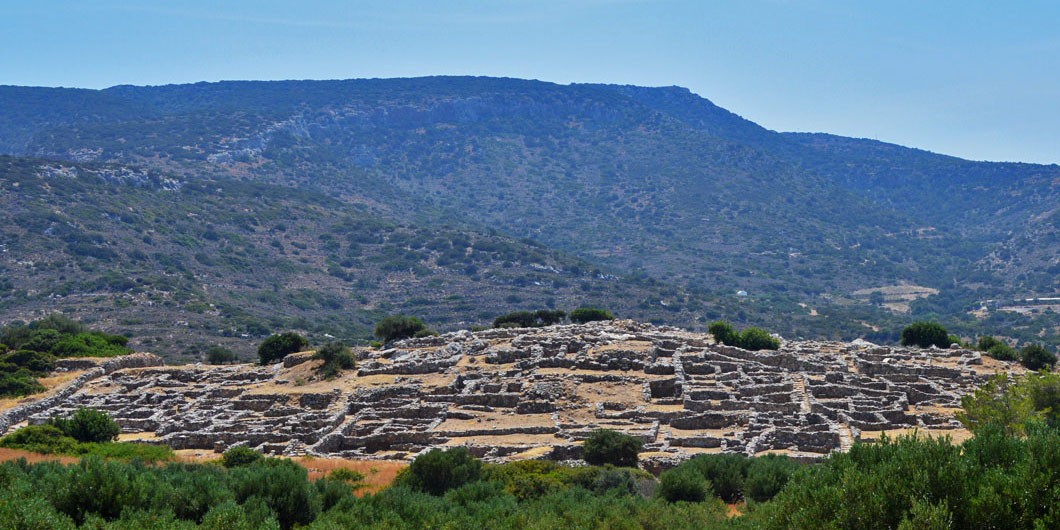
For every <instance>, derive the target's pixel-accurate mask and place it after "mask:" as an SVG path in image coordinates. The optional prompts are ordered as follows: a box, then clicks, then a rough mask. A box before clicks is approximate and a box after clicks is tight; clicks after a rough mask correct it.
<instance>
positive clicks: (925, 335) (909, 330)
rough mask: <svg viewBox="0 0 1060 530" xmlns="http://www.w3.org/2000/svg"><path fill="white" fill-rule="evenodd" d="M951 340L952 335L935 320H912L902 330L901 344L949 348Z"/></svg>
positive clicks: (952, 339)
mask: <svg viewBox="0 0 1060 530" xmlns="http://www.w3.org/2000/svg"><path fill="white" fill-rule="evenodd" d="M953 341H954V337H952V336H950V334H949V333H948V332H947V331H946V328H944V327H942V325H941V324H939V323H937V322H925V321H920V322H913V323H912V324H910V325H908V326H906V328H905V329H903V330H902V338H901V342H902V346H919V347H921V348H930V347H931V346H937V347H939V348H949V347H950V344H953ZM957 342H960V341H959V340H958V341H957Z"/></svg>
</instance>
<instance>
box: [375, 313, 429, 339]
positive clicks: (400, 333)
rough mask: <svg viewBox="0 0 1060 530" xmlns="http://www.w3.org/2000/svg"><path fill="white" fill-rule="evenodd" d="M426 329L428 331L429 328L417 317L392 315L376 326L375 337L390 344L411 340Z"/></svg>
mask: <svg viewBox="0 0 1060 530" xmlns="http://www.w3.org/2000/svg"><path fill="white" fill-rule="evenodd" d="M424 329H427V326H426V325H425V324H424V323H423V321H422V320H420V319H418V318H416V317H406V316H403V315H390V316H388V317H385V318H383V320H380V321H379V323H378V324H376V325H375V336H376V337H378V338H380V339H382V341H383V342H385V343H389V342H394V341H395V340H401V339H407V338H410V337H412V336H413V335H415V334H416V333H417V332H419V331H422V330H424Z"/></svg>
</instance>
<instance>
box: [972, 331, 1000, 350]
mask: <svg viewBox="0 0 1060 530" xmlns="http://www.w3.org/2000/svg"><path fill="white" fill-rule="evenodd" d="M998 344H1004V342H1001V341H999V340H997V339H995V338H994V337H991V336H990V335H986V336H983V337H979V342H978V343H976V345H975V349H977V350H979V351H990V348H993V347H994V346H997V345H998Z"/></svg>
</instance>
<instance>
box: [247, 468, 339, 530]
mask: <svg viewBox="0 0 1060 530" xmlns="http://www.w3.org/2000/svg"><path fill="white" fill-rule="evenodd" d="M230 473H232V478H231V481H232V492H233V494H234V497H235V501H236V502H238V503H240V504H244V505H248V504H249V505H251V507H252V510H248V511H253V504H260V505H263V506H264V507H267V509H268V511H269V512H271V513H273V514H275V517H276V520H277V521H279V523H280V526H281V527H282V528H293V527H295V526H298V525H307V524H309V523H310V522H312V521H313V520H314V519H316V517H317V516H318V515H319V514H320V509H321V499H320V494H319V492H318V491H317V489H316V487H314V486H313V485H312V484H311V483H310V482H309V481H308V478H307V472H306V470H305V468H303V467H301V466H299V465H298V464H296V463H294V462H291V461H290V460H287V459H282V458H266V459H262V460H261V461H260V462H258V463H254V464H250V465H243V466H237V467H235V468H232V470H231V471H230Z"/></svg>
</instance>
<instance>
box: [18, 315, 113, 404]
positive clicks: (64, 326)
mask: <svg viewBox="0 0 1060 530" xmlns="http://www.w3.org/2000/svg"><path fill="white" fill-rule="evenodd" d="M126 343H128V339H127V338H125V337H123V336H121V335H107V334H106V333H101V332H99V331H91V330H89V329H88V328H86V327H85V326H84V325H82V324H81V323H79V322H77V321H75V320H72V319H70V318H68V317H65V316H62V315H58V314H55V315H49V316H47V317H44V318H42V319H40V320H36V321H33V322H31V323H29V325H25V326H21V325H12V326H6V327H4V328H2V329H0V397H20V396H26V395H29V394H34V393H37V392H43V391H44V386H43V385H41V384H40V383H39V382H38V381H37V378H38V377H42V376H44V375H45V374H46V373H47V372H50V371H51V370H52V369H53V368H54V365H55V360H56V359H58V358H64V357H114V356H116V355H124V354H126V353H131V352H132V350H130V349H129V348H126V347H125V345H126Z"/></svg>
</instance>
